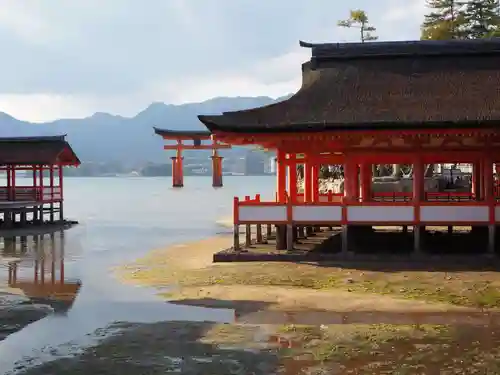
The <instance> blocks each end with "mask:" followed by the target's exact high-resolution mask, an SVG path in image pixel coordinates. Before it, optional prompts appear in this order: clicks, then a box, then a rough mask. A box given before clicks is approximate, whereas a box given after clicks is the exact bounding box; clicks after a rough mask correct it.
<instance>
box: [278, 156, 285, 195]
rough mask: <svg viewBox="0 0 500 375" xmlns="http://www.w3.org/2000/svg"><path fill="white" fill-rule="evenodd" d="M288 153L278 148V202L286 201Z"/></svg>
mask: <svg viewBox="0 0 500 375" xmlns="http://www.w3.org/2000/svg"><path fill="white" fill-rule="evenodd" d="M285 161H286V154H285V153H284V152H283V151H280V150H278V157H277V158H276V163H277V165H276V194H277V197H278V202H280V203H284V202H285V201H286V164H285Z"/></svg>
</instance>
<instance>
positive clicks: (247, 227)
mask: <svg viewBox="0 0 500 375" xmlns="http://www.w3.org/2000/svg"><path fill="white" fill-rule="evenodd" d="M250 246H252V226H251V225H250V224H247V225H245V247H250Z"/></svg>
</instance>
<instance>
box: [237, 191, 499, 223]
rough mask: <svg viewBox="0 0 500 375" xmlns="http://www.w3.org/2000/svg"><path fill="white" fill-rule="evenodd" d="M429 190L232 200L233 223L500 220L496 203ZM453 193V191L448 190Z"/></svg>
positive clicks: (477, 221) (486, 221)
mask: <svg viewBox="0 0 500 375" xmlns="http://www.w3.org/2000/svg"><path fill="white" fill-rule="evenodd" d="M449 194H450V193H441V194H439V193H433V194H429V195H428V198H429V199H433V200H425V201H420V202H415V201H413V200H408V201H400V202H389V203H388V202H380V201H375V200H368V201H356V200H346V199H341V200H340V201H323V202H321V201H316V202H300V201H299V202H297V201H294V202H292V201H291V200H290V199H288V196H286V199H285V201H283V202H277V201H261V200H260V196H259V195H256V196H255V198H250V197H249V196H247V197H245V199H244V200H239V199H238V198H237V197H235V199H234V206H233V217H234V224H236V225H239V224H276V225H278V224H296V225H301V224H303V225H321V224H325V225H326V224H329V225H331V224H335V225H344V224H354V225H368V224H369V225H389V226H390V225H395V226H400V225H428V226H433V225H434V226H435V225H438V226H439V225H474V224H475V225H490V224H492V223H495V222H498V223H500V205H499V204H498V203H497V202H494V201H493V200H491V201H484V200H482V201H474V200H471V199H470V197H469V199H468V198H467V194H464V193H460V194H459V198H456V197H453V196H451V197H450V196H449ZM451 194H453V193H451Z"/></svg>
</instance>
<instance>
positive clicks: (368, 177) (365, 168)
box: [359, 163, 372, 202]
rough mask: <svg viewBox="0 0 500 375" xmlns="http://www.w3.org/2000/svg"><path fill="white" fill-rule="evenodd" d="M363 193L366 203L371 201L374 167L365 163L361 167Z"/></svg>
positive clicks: (361, 194) (362, 197) (362, 196)
mask: <svg viewBox="0 0 500 375" xmlns="http://www.w3.org/2000/svg"><path fill="white" fill-rule="evenodd" d="M359 172H360V173H359V174H360V176H359V177H360V178H359V179H360V180H361V191H360V196H361V199H362V200H363V201H364V202H367V201H369V200H370V199H371V194H372V192H371V190H372V165H371V164H368V163H363V164H361V166H360V171H359Z"/></svg>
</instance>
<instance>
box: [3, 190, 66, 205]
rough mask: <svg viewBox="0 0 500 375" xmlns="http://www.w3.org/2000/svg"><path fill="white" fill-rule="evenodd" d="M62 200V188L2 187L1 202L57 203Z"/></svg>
mask: <svg viewBox="0 0 500 375" xmlns="http://www.w3.org/2000/svg"><path fill="white" fill-rule="evenodd" d="M61 199H62V194H61V187H60V186H52V187H41V186H15V187H0V202H9V201H11V202H20V201H24V202H57V201H60V200H61Z"/></svg>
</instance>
